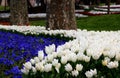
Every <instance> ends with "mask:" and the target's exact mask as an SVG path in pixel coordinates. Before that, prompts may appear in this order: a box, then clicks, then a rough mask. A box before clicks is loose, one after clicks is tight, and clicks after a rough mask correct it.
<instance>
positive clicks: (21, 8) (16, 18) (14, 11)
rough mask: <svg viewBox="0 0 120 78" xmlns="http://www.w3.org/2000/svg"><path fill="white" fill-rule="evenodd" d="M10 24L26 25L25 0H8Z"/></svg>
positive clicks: (26, 11)
mask: <svg viewBox="0 0 120 78" xmlns="http://www.w3.org/2000/svg"><path fill="white" fill-rule="evenodd" d="M10 22H11V25H28V23H29V21H28V10H27V0H10Z"/></svg>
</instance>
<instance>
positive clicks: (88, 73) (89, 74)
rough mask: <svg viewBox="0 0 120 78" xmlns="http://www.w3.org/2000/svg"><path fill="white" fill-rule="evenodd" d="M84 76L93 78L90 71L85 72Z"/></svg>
mask: <svg viewBox="0 0 120 78" xmlns="http://www.w3.org/2000/svg"><path fill="white" fill-rule="evenodd" d="M85 75H86V77H87V78H92V77H93V73H92V72H90V71H86V72H85Z"/></svg>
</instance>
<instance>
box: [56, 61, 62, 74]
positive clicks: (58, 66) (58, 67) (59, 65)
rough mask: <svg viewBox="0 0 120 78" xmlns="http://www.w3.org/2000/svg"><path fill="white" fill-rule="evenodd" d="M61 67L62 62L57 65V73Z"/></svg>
mask: <svg viewBox="0 0 120 78" xmlns="http://www.w3.org/2000/svg"><path fill="white" fill-rule="evenodd" d="M60 67H61V64H60V63H58V64H57V65H56V66H55V69H56V71H57V73H59V69H60Z"/></svg>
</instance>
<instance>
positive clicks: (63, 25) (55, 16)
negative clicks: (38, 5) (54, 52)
mask: <svg viewBox="0 0 120 78" xmlns="http://www.w3.org/2000/svg"><path fill="white" fill-rule="evenodd" d="M46 3H47V9H46V10H47V28H50V29H65V30H69V29H76V28H77V27H76V19H75V0H47V2H46Z"/></svg>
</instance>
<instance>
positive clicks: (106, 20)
mask: <svg viewBox="0 0 120 78" xmlns="http://www.w3.org/2000/svg"><path fill="white" fill-rule="evenodd" d="M118 19H120V15H101V16H90V17H87V18H78V19H77V26H78V28H80V29H87V30H100V31H101V30H107V31H109V30H120V22H119V20H118Z"/></svg>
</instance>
